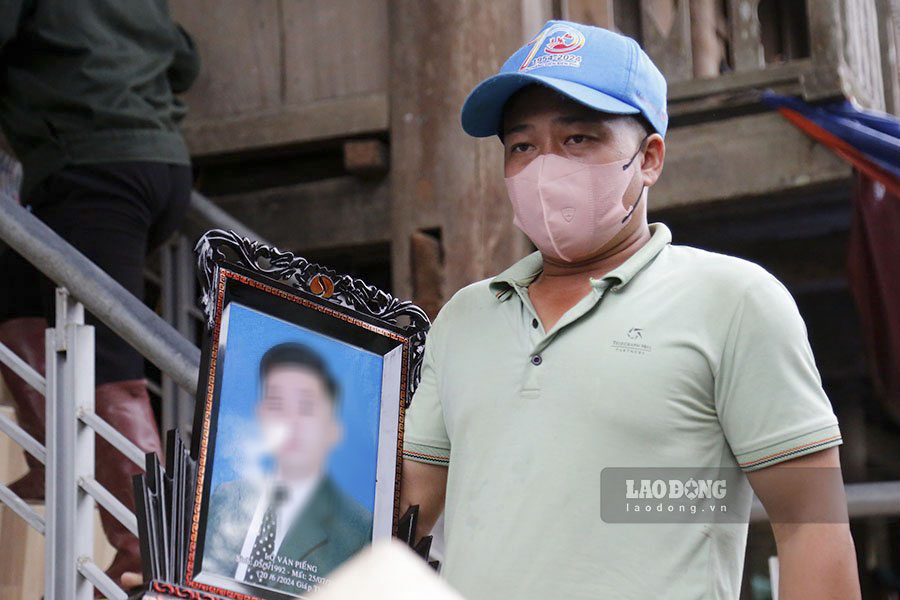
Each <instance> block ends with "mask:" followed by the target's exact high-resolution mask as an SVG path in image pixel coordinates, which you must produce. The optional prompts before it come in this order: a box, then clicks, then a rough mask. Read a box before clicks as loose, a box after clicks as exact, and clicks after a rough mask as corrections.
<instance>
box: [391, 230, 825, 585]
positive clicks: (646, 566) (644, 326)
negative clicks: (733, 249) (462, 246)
mask: <svg viewBox="0 0 900 600" xmlns="http://www.w3.org/2000/svg"><path fill="white" fill-rule="evenodd" d="M650 229H651V231H652V237H651V239H650V241H649V242H648V243H647V244H646V245H645V246H644V247H642V248H641V249H640V250H639V251H638V252H637V253H636V254H634V255H633V256H632V257H631V258H629V259H628V260H627V261H626V262H625V263H624V264H622V265H621V266H620V267H618V268H617V269H615V270H613V271H612V272H610V273H609V274H608V275H606V276H605V277H603V278H602V279H600V280H592V281H591V292H590V293H589V294H588V295H587V296H586V297H585V298H584V299H582V300H581V301H580V302H578V304H576V305H575V306H574V307H572V309H570V310H569V311H568V312H567V313H566V314H565V315H564V316H563V317H562V318H561V319H560V320H559V322H558V323H557V324H556V325H554V326H553V328H552V329H551V330H550V331H547V332H545V331H544V330H543V328H542V326H541V324H540V322H539V321H538V320H537V317H536V314H535V311H534V309H533V308H532V305H531V303H530V302H529V299H528V288H527V286H528V284H529V283H530V282H531V281H533V280H534V278H535V277H536V276H537V274H538V273H539V272H540V270H541V257H540V254H539V253H534V254H532V255H530V256H527V257H525V258H524V259H522V260H521V261H519V262H518V263H516V264H515V265H513V266H512V267H510V268H509V269H508V270H506V271H505V272H503V273H501V274H500V275H499V276H497V277H496V278H494V279H493V280H485V281H480V282H478V283H474V284H472V285H469V286H467V287H466V288H464V289H462V290H460V291H459V292H458V293H456V294H455V295H454V296H453V298H452V299H451V300H450V301H449V302H448V303H447V304H446V306H444V308H443V309H442V310H441V312H440V314H439V315H438V317H437V318H436V319H435V322H434V325H433V326H432V329H431V331H430V332H429V335H428V339H427V342H426V345H425V358H424V364H423V369H422V379H421V383H420V385H419V387H418V389H417V391H416V394H415V396H414V398H413V401H412V404H411V406H410V408H409V410H408V411H407V413H406V430H405V443H404V456H405V457H406V458H408V459H412V460H419V461H424V462H431V463H435V464H448V462H449V472H448V481H447V499H446V507H445V518H446V524H445V535H446V555H445V560H444V564H443V568H442V574H443V576H444V577H446V579H447V580H448V582H449V583H450V584H451V585H453V586H454V587H455V588H456V589H457V590H459V591H460V592H461V593H462V594H463V596H465V597H466V598H468V599H469V600H481V599H484V600H496V599H498V598H517V599H528V598H542V599H546V598H567V599H570V598H573V599H574V598H592V599H594V598H616V599H619V598H634V599H640V600H646V599H648V598H678V599H679V600H682V599H704V600H706V599H709V600H712V599H726V598H727V599H733V598H737V597H738V595H739V588H740V583H741V571H742V566H743V559H744V548H745V545H746V535H747V525H746V523H695V522H692V523H665V524H660V523H652V524H651V523H632V524H627V523H610V522H604V521H603V520H602V519H601V518H600V473H601V470H602V469H603V468H605V467H659V468H664V467H731V468H734V469H738V468H739V469H743V470H744V471H749V470H754V469H759V468H763V467H766V466H769V465H772V464H775V463H777V462H780V461H783V460H787V459H790V458H794V457H797V456H801V455H803V454H807V453H810V452H815V451H818V450H822V449H824V448H828V447H831V446H835V445H837V444H840V443H841V437H840V431H839V429H838V424H837V419H836V418H835V415H834V413H833V411H832V408H831V404H830V403H829V401H828V398H827V397H826V396H825V393H824V392H823V390H822V386H821V378H820V376H819V374H818V371H817V369H816V366H815V362H814V359H813V355H812V351H811V350H810V347H809V343H808V341H807V334H806V328H805V325H804V323H803V321H802V319H801V317H800V314H799V313H798V311H797V307H796V305H795V303H794V301H793V299H792V298H791V296H790V294H789V293H788V292H787V290H786V289H785V288H784V286H783V285H781V283H779V282H778V281H777V280H776V279H775V278H774V277H773V276H772V275H770V274H769V273H768V272H766V271H765V270H763V269H762V268H761V267H759V266H757V265H755V264H752V263H750V262H747V261H744V260H741V259H738V258H734V257H730V256H725V255H720V254H715V253H711V252H706V251H703V250H698V249H695V248H690V247H686V246H673V245H671V244H670V242H671V235H670V233H669V230H668V229H667V228H666V227H665V225H663V224H660V223H654V224H651V225H650ZM736 473H737V475H738V477H740V478H742V479H743V478H744V476H743V475H741V473H740V472H736ZM746 490H747V493H748V494H749V493H750V492H749V486H746Z"/></svg>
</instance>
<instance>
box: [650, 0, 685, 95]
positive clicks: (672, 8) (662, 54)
mask: <svg viewBox="0 0 900 600" xmlns="http://www.w3.org/2000/svg"><path fill="white" fill-rule="evenodd" d="M689 4H690V3H689V0H641V29H642V32H643V46H644V50H645V51H646V52H647V54H648V55H649V56H650V58H651V59H652V60H653V62H654V63H655V64H656V66H657V67H659V70H660V71H662V73H663V75H665V76H666V81H668V82H669V83H674V82H676V81H685V80H687V79H691V78H692V77H693V59H692V55H691V14H690V6H689Z"/></svg>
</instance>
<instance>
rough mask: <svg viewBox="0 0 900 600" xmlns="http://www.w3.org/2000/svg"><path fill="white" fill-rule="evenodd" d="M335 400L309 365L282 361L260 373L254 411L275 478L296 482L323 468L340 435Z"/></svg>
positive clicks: (314, 474) (316, 473)
mask: <svg viewBox="0 0 900 600" xmlns="http://www.w3.org/2000/svg"><path fill="white" fill-rule="evenodd" d="M335 401H336V399H335V398H334V397H332V392H331V391H330V390H329V389H328V387H327V386H326V384H325V382H324V381H323V378H322V377H321V376H320V375H319V374H318V373H316V372H315V371H314V370H312V369H308V368H305V367H303V366H298V365H292V364H282V365H275V366H273V367H272V368H271V369H270V370H269V371H268V372H267V373H266V375H265V377H264V379H263V384H262V398H261V399H260V402H259V404H258V409H257V413H258V417H259V422H260V425H261V427H262V430H263V435H264V437H265V441H266V444H267V446H268V448H269V449H270V450H271V452H272V454H273V455H274V457H275V461H276V464H277V472H278V476H279V477H280V478H282V479H284V480H288V481H291V480H301V479H306V478H309V477H313V476H316V475H318V474H320V473H321V472H322V471H324V469H325V463H326V461H327V460H328V456H329V454H330V453H331V451H332V450H333V449H334V447H335V446H336V445H337V443H338V442H339V441H340V439H341V435H342V430H341V425H340V422H339V421H338V420H337V417H336V415H335Z"/></svg>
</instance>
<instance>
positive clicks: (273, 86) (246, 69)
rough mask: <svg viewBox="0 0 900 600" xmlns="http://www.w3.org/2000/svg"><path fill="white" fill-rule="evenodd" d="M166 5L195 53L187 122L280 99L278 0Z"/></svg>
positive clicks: (174, 0) (186, 0)
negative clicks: (196, 66) (196, 64)
mask: <svg viewBox="0 0 900 600" xmlns="http://www.w3.org/2000/svg"><path fill="white" fill-rule="evenodd" d="M169 5H170V8H171V13H172V16H173V18H174V19H175V20H177V21H178V22H180V23H181V24H182V25H183V26H184V27H185V29H187V30H188V31H189V32H190V34H191V36H192V37H193V38H194V42H195V44H196V45H197V50H198V52H199V53H200V63H201V65H200V66H201V68H200V75H199V76H198V78H197V81H196V82H195V83H194V85H193V86H192V88H191V90H190V91H189V92H188V93H187V94H185V102H186V103H187V105H188V107H189V109H190V110H189V116H188V118H187V122H188V123H190V122H192V121H194V120H196V119H203V118H207V117H212V116H216V117H219V116H224V115H234V114H238V113H244V112H247V111H259V110H265V109H272V108H276V107H278V106H279V105H280V104H281V70H282V66H281V65H282V62H281V35H280V16H279V8H278V0H230V1H229V2H227V3H222V2H221V1H220V0H170V1H169Z"/></svg>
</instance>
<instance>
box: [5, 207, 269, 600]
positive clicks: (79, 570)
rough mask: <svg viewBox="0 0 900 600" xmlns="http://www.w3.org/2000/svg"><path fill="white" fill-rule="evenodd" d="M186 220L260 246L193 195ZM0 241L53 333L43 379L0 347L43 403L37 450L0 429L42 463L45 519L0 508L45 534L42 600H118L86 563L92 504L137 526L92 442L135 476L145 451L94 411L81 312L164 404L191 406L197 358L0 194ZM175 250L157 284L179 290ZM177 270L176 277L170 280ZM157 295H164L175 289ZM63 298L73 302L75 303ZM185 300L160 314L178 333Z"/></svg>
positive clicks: (182, 247) (180, 245)
mask: <svg viewBox="0 0 900 600" xmlns="http://www.w3.org/2000/svg"><path fill="white" fill-rule="evenodd" d="M186 220H188V221H192V222H193V225H194V226H195V227H196V226H199V227H200V228H201V229H204V230H205V229H211V228H220V229H225V228H227V229H231V230H234V231H236V232H238V233H241V234H242V235H247V236H249V237H253V238H257V239H261V238H259V236H258V235H257V234H256V233H255V232H253V231H252V230H251V229H249V228H248V227H246V226H245V225H243V224H242V223H240V222H239V221H237V220H236V219H234V218H233V217H231V216H230V215H228V213H226V212H225V211H223V210H221V209H220V208H218V207H217V206H215V205H214V204H213V203H212V202H210V201H209V200H207V199H206V198H204V197H203V196H202V195H200V194H198V193H197V192H192V195H191V201H190V204H189V207H188V214H187V217H186ZM0 240H2V241H3V242H4V243H6V244H7V245H8V246H9V247H11V248H12V249H13V250H15V251H16V252H18V253H19V254H21V255H22V256H23V257H24V258H25V259H26V260H28V261H29V262H30V263H31V264H33V265H34V266H35V267H36V268H37V269H38V270H40V271H41V272H43V273H44V274H45V275H46V276H48V277H49V278H50V279H51V280H53V281H54V282H55V283H57V284H58V285H60V287H59V288H58V289H57V294H56V323H55V327H53V328H48V329H47V334H46V356H45V360H46V372H47V376H46V377H44V376H42V375H41V374H40V373H38V372H37V371H36V370H35V369H34V368H32V367H31V366H30V365H29V364H28V363H26V362H25V361H23V360H22V359H21V358H20V357H18V356H17V355H16V354H15V353H14V352H12V350H10V349H9V348H8V347H6V346H5V345H3V344H2V343H0V362H3V363H4V364H6V365H7V366H9V367H10V368H11V370H12V371H13V372H14V373H16V374H17V375H18V376H20V377H21V378H22V379H23V380H24V381H25V382H26V383H27V384H28V385H30V386H31V387H33V388H34V389H35V390H37V391H38V392H39V393H41V394H42V395H44V397H45V403H46V408H47V412H46V414H47V416H46V440H47V445H46V447H45V446H44V445H42V444H41V443H40V442H39V441H37V440H36V439H34V437H32V436H31V435H30V434H28V433H27V432H26V431H25V430H24V429H22V428H21V427H20V426H19V425H17V424H16V423H15V422H13V421H12V420H10V419H8V418H7V417H5V416H4V415H0V431H2V432H4V433H5V434H7V435H8V436H9V437H10V438H11V439H12V440H13V441H14V442H16V443H17V444H18V445H19V446H21V447H22V448H23V449H24V450H25V451H26V452H28V453H29V454H31V455H32V456H34V457H35V458H36V459H37V460H38V461H39V462H41V463H42V464H44V465H45V472H46V481H45V486H46V488H45V501H46V511H45V514H46V517H42V516H41V515H40V514H39V513H37V512H36V511H35V510H34V509H33V508H31V507H30V506H29V505H28V504H27V503H26V502H24V501H23V500H22V499H21V498H19V497H18V496H16V495H15V494H14V493H13V492H12V491H11V490H10V489H9V488H8V487H7V486H5V485H2V484H0V502H2V503H3V504H5V505H7V506H9V507H10V509H11V510H13V511H14V512H15V513H16V514H17V515H18V516H19V517H21V518H22V519H23V520H24V521H25V522H26V523H27V524H28V525H30V526H31V527H32V528H33V529H35V530H36V531H37V532H38V533H40V534H42V535H44V536H45V539H46V542H45V575H44V587H45V590H44V597H45V598H47V599H48V600H69V599H70V598H71V599H77V600H88V599H89V598H93V590H94V588H96V589H97V590H99V591H100V592H101V593H103V594H104V595H106V596H107V597H108V598H113V599H115V600H125V598H126V594H125V592H124V591H122V589H121V588H120V587H119V586H118V583H117V582H114V581H112V580H111V579H109V577H107V575H106V574H105V573H104V572H103V570H102V569H101V568H100V567H98V566H97V565H96V564H95V563H94V562H93V559H92V555H93V535H92V528H93V523H94V521H93V512H94V509H95V505H96V504H100V506H102V507H103V508H105V509H106V510H107V511H109V513H110V514H112V515H113V517H114V518H115V519H117V520H118V521H119V522H120V523H122V524H123V525H124V526H125V527H126V528H127V529H128V530H129V531H131V532H132V533H134V534H135V535H137V521H136V518H135V515H134V513H132V512H131V511H130V510H129V509H128V508H127V507H126V506H125V505H124V504H122V503H121V502H120V501H119V500H118V499H117V498H115V496H113V495H112V494H111V493H110V492H109V491H108V490H107V489H105V488H104V487H103V486H102V485H101V484H100V483H98V482H97V480H96V479H95V478H94V435H95V434H96V435H100V436H101V437H102V438H104V439H105V440H106V441H107V442H109V443H110V444H111V445H112V446H113V447H114V448H116V449H118V450H119V451H120V452H122V453H123V454H124V455H125V456H126V457H127V458H128V459H129V460H131V461H132V462H134V463H135V464H136V465H138V467H140V468H141V469H143V468H144V453H143V451H142V450H141V449H140V448H138V447H137V446H136V445H134V444H133V443H132V442H131V441H130V440H128V439H127V438H126V437H125V436H123V435H122V434H121V433H119V432H118V431H116V430H115V428H113V427H112V426H111V425H109V424H108V423H107V422H106V421H104V420H103V419H101V418H100V417H99V416H98V415H97V414H96V413H95V412H94V331H93V327H90V326H87V325H85V324H84V309H85V308H87V309H88V310H90V311H91V312H92V313H93V314H94V315H95V316H96V317H97V318H98V319H100V320H101V321H102V322H104V323H105V324H106V325H108V326H109V327H110V328H111V329H112V330H113V331H114V332H116V333H117V334H118V335H119V336H121V337H122V338H123V339H125V340H126V341H128V343H129V344H131V345H132V346H133V347H134V348H135V349H137V350H138V351H139V352H140V353H141V355H143V356H144V357H145V358H147V359H148V360H150V361H151V362H152V363H154V364H155V365H156V366H157V367H159V368H160V371H161V373H162V374H163V377H164V381H163V383H164V385H167V386H168V389H169V393H170V400H171V401H173V402H177V401H178V400H182V401H184V400H192V398H193V396H194V394H195V392H196V387H197V377H198V372H199V365H200V351H199V350H198V349H197V347H196V346H195V345H194V344H192V343H191V342H189V341H188V340H187V339H185V337H184V336H183V335H181V334H180V333H179V332H178V331H177V330H175V329H174V328H173V327H172V326H171V325H170V324H169V323H167V322H166V321H165V320H163V319H161V318H160V317H159V316H158V315H156V313H154V312H153V311H151V310H150V309H149V308H147V307H146V306H145V305H144V304H143V303H142V302H141V301H140V300H138V299H137V298H135V297H134V296H132V295H131V294H130V293H129V292H128V291H127V290H125V289H124V288H123V287H122V286H121V285H119V284H118V283H117V282H116V281H114V280H113V279H112V278H111V277H109V275H107V274H106V273H105V272H104V271H102V270H101V269H99V268H98V267H97V266H96V265H94V264H93V263H92V262H91V261H90V260H88V259H87V258H86V257H84V256H83V255H82V254H81V253H79V252H78V251H77V250H75V249H74V248H72V247H71V246H70V245H69V244H68V243H67V242H65V240H63V239H62V238H60V237H59V236H58V235H57V234H56V233H55V232H54V231H52V230H51V229H50V228H49V227H47V226H46V225H45V224H44V223H42V222H41V221H40V220H38V219H36V218H35V217H33V216H32V215H31V214H30V213H29V212H28V211H27V210H25V209H24V208H22V207H21V206H20V205H19V204H18V202H17V201H15V200H13V199H12V198H11V197H9V195H8V194H7V193H5V192H2V191H0ZM174 246H175V248H176V251H177V252H178V259H179V260H180V271H178V270H175V269H174V268H173V267H172V265H171V264H170V265H169V266H168V268H166V265H165V261H164V269H163V271H164V273H163V274H162V277H161V278H160V279H161V281H160V283H161V284H162V285H161V287H165V284H169V285H170V286H172V287H174V288H179V287H184V288H185V289H186V288H187V286H186V285H184V284H185V282H186V279H185V278H186V277H187V276H190V273H189V271H190V270H192V265H191V266H188V265H189V263H192V255H191V249H190V247H189V245H187V242H186V240H185V239H184V236H181V237H180V238H179V240H178V241H176V242H175V244H174ZM170 261H171V259H170ZM176 272H177V273H180V277H179V278H176V277H173V276H172V274H173V273H176ZM179 284H180V285H179ZM163 291H164V292H167V293H168V294H170V295H171V294H177V293H178V292H179V289H169V290H165V289H164V290H163ZM70 292H71V294H73V295H74V297H77V298H79V299H81V300H82V301H81V302H79V301H77V300H75V299H74V298H73V296H70ZM184 293H185V292H184V290H181V297H179V298H178V299H179V301H180V304H177V306H178V307H179V308H180V309H181V311H182V313H184V314H175V313H174V312H173V311H172V310H171V309H169V313H170V314H169V315H168V316H170V320H174V321H176V324H180V325H182V326H184V323H185V319H186V318H189V317H190V316H196V314H194V313H196V312H197V311H196V307H193V306H190V304H191V303H190V300H188V299H186V298H184V297H183V296H184ZM169 302H171V299H169ZM192 309H193V310H192ZM157 391H161V390H157ZM173 392H174V393H176V394H178V395H177V396H174V395H172V393H173Z"/></svg>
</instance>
